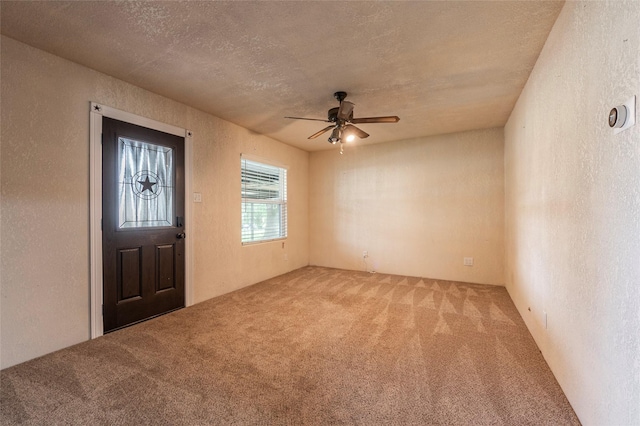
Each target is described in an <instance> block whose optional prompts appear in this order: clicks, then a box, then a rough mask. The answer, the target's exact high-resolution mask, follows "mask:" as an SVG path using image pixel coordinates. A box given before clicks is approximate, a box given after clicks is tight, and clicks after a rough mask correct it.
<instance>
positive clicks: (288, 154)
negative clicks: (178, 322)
mask: <svg viewBox="0 0 640 426" xmlns="http://www.w3.org/2000/svg"><path fill="white" fill-rule="evenodd" d="M1 66H2V68H1V72H2V82H1V84H2V118H1V119H2V133H1V138H2V147H1V160H2V164H1V171H2V182H1V193H2V205H1V225H0V226H1V229H0V232H1V234H2V247H1V255H0V265H1V279H2V290H1V347H2V349H1V365H2V367H7V366H10V365H13V364H16V363H18V362H21V361H24V360H27V359H30V358H33V357H36V356H39V355H42V354H45V353H48V352H51V351H54V350H56V349H59V348H62V347H65V346H69V345H71V344H74V343H78V342H81V341H83V340H86V339H88V337H89V102H90V101H97V102H100V103H103V104H105V105H108V106H111V107H114V108H118V109H121V110H124V111H128V112H131V113H134V114H138V115H141V116H145V117H149V118H152V119H155V120H158V121H162V122H165V123H168V124H173V125H176V126H180V127H184V128H188V129H191V130H193V132H194V170H193V190H194V191H198V192H201V193H202V195H203V202H202V203H201V204H194V205H193V216H194V217H193V219H194V223H193V228H192V235H190V236H188V238H193V241H194V284H195V301H196V302H198V301H202V300H205V299H207V298H210V297H213V296H216V295H219V294H222V293H226V292H229V291H231V290H234V289H236V288H239V287H242V286H245V285H248V284H252V283H255V282H257V281H260V280H262V279H266V278H269V277H272V276H275V275H278V274H281V273H284V272H286V271H289V270H292V269H296V268H299V267H301V266H305V265H307V264H308V222H307V220H308V210H307V209H308V199H307V191H308V188H307V178H308V154H307V153H306V152H304V151H300V150H298V149H296V148H291V147H289V146H286V145H283V144H281V143H279V142H276V141H274V140H271V139H269V138H266V137H261V136H257V135H255V134H252V133H251V132H249V131H247V130H245V129H243V128H241V127H238V126H236V125H233V124H231V123H229V122H226V121H223V120H220V119H217V118H215V117H213V116H210V115H207V114H204V113H202V112H200V111H198V110H195V109H193V108H189V107H187V106H185V105H182V104H179V103H177V102H174V101H171V100H169V99H166V98H163V97H160V96H157V95H154V94H152V93H150V92H147V91H145V90H143V89H140V88H137V87H135V86H132V85H130V84H126V83H123V82H122V81H119V80H117V79H114V78H111V77H108V76H106V75H104V74H100V73H98V72H95V71H92V70H90V69H88V68H84V67H82V66H79V65H76V64H74V63H71V62H68V61H66V60H63V59H60V58H58V57H56V56H52V55H50V54H47V53H44V52H42V51H40V50H37V49H33V48H31V47H28V46H26V45H24V44H21V43H18V42H16V41H14V40H11V39H9V38H6V37H2V64H1ZM241 152H249V153H251V154H254V155H258V156H261V157H264V158H268V159H272V160H274V161H277V162H278V163H280V164H285V165H288V166H289V167H290V169H289V200H290V204H289V209H290V210H289V212H290V213H289V219H290V221H289V238H288V239H287V242H286V246H285V248H284V249H283V248H282V245H281V243H279V242H278V243H266V244H260V245H255V246H251V247H242V246H241V245H240V153H241ZM190 198H191V197H190V196H187V199H188V200H189V199H190ZM284 253H287V254H288V256H289V260H288V261H284V260H283V254H284Z"/></svg>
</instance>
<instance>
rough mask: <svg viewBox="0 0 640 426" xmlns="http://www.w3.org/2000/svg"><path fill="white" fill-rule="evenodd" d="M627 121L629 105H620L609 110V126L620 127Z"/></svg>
mask: <svg viewBox="0 0 640 426" xmlns="http://www.w3.org/2000/svg"><path fill="white" fill-rule="evenodd" d="M626 121H627V107H626V106H624V105H618V106H617V107H613V108H612V109H611V111H609V127H613V128H615V129H619V128H620V127H622V126H624V124H625V123H626Z"/></svg>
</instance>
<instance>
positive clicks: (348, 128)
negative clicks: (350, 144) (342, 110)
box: [344, 124, 369, 139]
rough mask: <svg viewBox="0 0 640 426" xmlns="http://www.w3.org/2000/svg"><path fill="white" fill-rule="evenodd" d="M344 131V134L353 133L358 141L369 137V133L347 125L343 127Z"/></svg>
mask: <svg viewBox="0 0 640 426" xmlns="http://www.w3.org/2000/svg"><path fill="white" fill-rule="evenodd" d="M344 130H345V132H350V133H353V134H354V135H356V136H357V137H359V138H360V139H364V138H368V137H369V133H367V132H365V131H364V130H361V129H358V128H357V127H356V126H354V125H352V124H347V125H346V126H345V127H344Z"/></svg>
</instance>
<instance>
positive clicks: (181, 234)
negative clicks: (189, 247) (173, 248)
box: [176, 232, 187, 240]
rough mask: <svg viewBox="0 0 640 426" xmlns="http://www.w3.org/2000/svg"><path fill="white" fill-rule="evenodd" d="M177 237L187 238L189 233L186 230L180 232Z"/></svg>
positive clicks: (180, 238)
mask: <svg viewBox="0 0 640 426" xmlns="http://www.w3.org/2000/svg"><path fill="white" fill-rule="evenodd" d="M176 238H177V239H179V240H182V239H185V238H187V235H186V234H185V233H184V232H180V233H179V234H178V235H176Z"/></svg>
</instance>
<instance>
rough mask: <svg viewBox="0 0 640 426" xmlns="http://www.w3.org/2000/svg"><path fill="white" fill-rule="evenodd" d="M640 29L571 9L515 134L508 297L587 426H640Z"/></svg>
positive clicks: (510, 148)
mask: <svg viewBox="0 0 640 426" xmlns="http://www.w3.org/2000/svg"><path fill="white" fill-rule="evenodd" d="M639 22H640V2H637V1H627V2H623V1H618V2H568V3H567V4H566V5H565V7H564V9H563V11H562V13H561V14H560V16H559V18H558V21H557V22H556V24H555V26H554V28H553V30H552V32H551V34H550V36H549V39H548V40H547V43H546V45H545V47H544V49H543V51H542V53H541V55H540V57H539V59H538V62H537V64H536V66H535V68H534V71H533V73H532V74H531V76H530V78H529V81H528V83H527V85H526V87H525V89H524V91H523V93H522V95H521V97H520V99H519V101H518V103H517V105H516V108H515V109H514V111H513V113H512V115H511V118H510V119H509V122H508V124H507V126H506V128H505V182H506V191H505V192H506V194H505V200H506V203H505V205H506V213H505V221H506V259H505V260H506V276H505V280H506V285H507V289H508V290H509V293H510V294H511V297H512V298H513V300H514V301H515V303H516V305H517V307H518V309H519V310H520V312H521V314H522V316H523V317H524V319H525V321H526V323H527V325H528V327H529V329H530V330H531V332H532V334H533V336H534V338H535V339H536V341H537V343H538V346H539V347H540V349H541V350H542V352H543V354H544V356H545V358H546V359H547V361H548V363H549V365H550V366H551V369H552V370H553V372H554V374H555V375H556V377H557V378H558V381H559V382H560V384H561V386H562V387H563V389H564V391H565V393H566V395H567V397H568V398H569V400H570V402H571V404H572V405H573V407H574V409H575V410H576V412H577V414H578V416H579V417H580V420H581V421H582V422H583V423H584V424H585V425H596V424H597V425H605V424H606V425H614V424H615V425H638V424H640V261H639V260H640V126H638V125H636V126H635V127H633V128H632V129H630V130H627V131H624V132H622V133H620V134H618V135H613V134H612V131H611V130H610V129H609V127H608V125H607V114H608V111H609V110H610V108H611V107H613V106H614V105H616V104H619V103H622V102H623V101H625V100H626V99H628V98H629V97H631V96H632V95H634V94H635V95H640V26H639V25H638V23H639ZM528 307H530V308H531V312H529V311H528V309H527V308H528ZM544 311H546V312H547V321H548V323H547V324H548V325H547V328H546V329H545V327H544Z"/></svg>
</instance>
